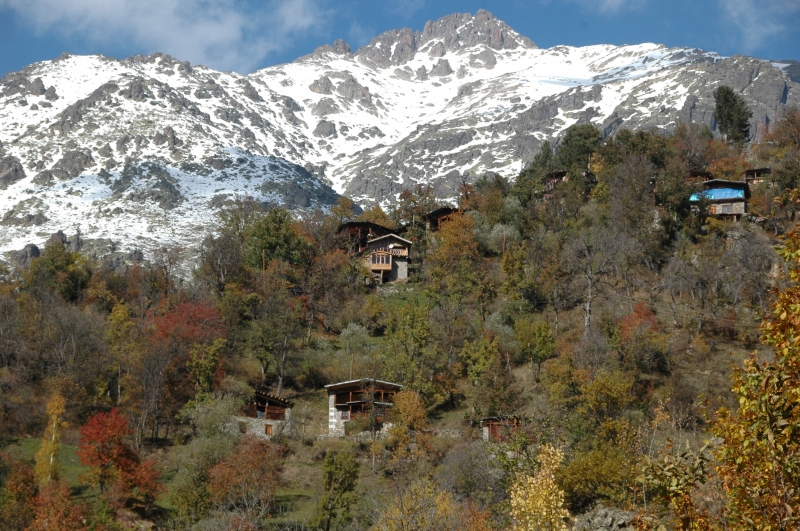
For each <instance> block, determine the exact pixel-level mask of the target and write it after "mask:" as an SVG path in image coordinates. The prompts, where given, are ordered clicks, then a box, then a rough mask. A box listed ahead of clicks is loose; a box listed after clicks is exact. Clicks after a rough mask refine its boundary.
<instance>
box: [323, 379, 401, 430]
mask: <svg viewBox="0 0 800 531" xmlns="http://www.w3.org/2000/svg"><path fill="white" fill-rule="evenodd" d="M402 388H403V386H402V385H400V384H396V383H392V382H384V381H381V380H374V379H372V378H362V379H360V380H350V381H348V382H339V383H335V384H330V385H326V386H325V389H326V390H327V391H328V435H329V436H330V437H344V434H345V424H347V423H348V422H350V421H351V420H354V419H356V418H358V417H359V416H364V415H368V414H370V413H373V412H374V413H375V414H376V416H377V420H378V422H382V421H383V419H384V418H385V416H386V413H387V411H388V410H389V408H391V407H392V404H393V403H394V395H395V394H397V392H398V391H400V389H402ZM372 408H375V409H374V410H373V409H372Z"/></svg>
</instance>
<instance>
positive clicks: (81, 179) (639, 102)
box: [0, 11, 800, 253]
mask: <svg viewBox="0 0 800 531" xmlns="http://www.w3.org/2000/svg"><path fill="white" fill-rule="evenodd" d="M793 68H794V66H791V65H789V63H771V62H768V61H762V60H759V59H754V58H749V57H740V56H736V57H732V58H722V57H720V56H718V55H717V54H715V53H711V52H705V51H702V50H697V49H689V48H666V47H664V46H660V45H657V44H639V45H633V46H611V45H598V46H588V47H583V48H574V47H568V46H557V47H554V48H549V49H539V48H537V47H536V45H535V44H534V43H533V42H532V41H531V40H530V39H528V38H526V37H524V36H522V35H519V34H518V33H517V32H515V31H514V30H513V29H511V28H510V27H509V26H507V25H506V24H504V23H503V22H501V21H499V20H497V19H496V18H494V17H493V16H492V15H491V14H490V13H488V12H486V11H479V12H478V13H477V14H476V15H474V16H473V15H469V14H456V15H450V16H447V17H444V18H442V19H440V20H437V21H434V22H429V23H427V24H426V25H425V28H424V29H423V30H422V31H421V32H414V31H412V30H409V29H402V30H394V31H390V32H387V33H384V34H382V35H379V36H378V37H376V38H375V39H373V41H372V42H371V43H370V44H368V45H367V46H364V47H363V48H361V49H359V50H357V51H356V52H352V51H351V50H350V48H349V46H348V45H347V44H345V43H344V42H343V41H337V42H336V43H335V44H334V45H333V46H330V45H325V46H322V47H320V48H319V49H317V50H316V51H315V52H314V53H313V54H310V55H308V56H304V57H301V58H299V59H297V60H296V61H294V62H292V63H289V64H282V65H277V66H273V67H270V68H266V69H263V70H259V71H256V72H253V73H251V74H249V75H246V76H243V75H239V74H236V73H231V72H217V71H214V70H211V69H209V68H206V67H203V66H194V65H190V64H189V63H187V62H181V61H178V60H176V59H173V58H172V57H169V56H167V55H163V54H153V55H150V56H146V57H142V56H134V57H130V58H128V59H125V60H121V61H120V60H116V59H111V58H108V57H103V56H71V55H64V56H62V57H59V58H58V59H55V60H53V61H44V62H41V63H35V64H32V65H30V66H28V67H26V68H25V69H23V70H22V71H20V72H13V73H10V74H8V75H6V76H5V77H4V78H3V79H2V80H0V253H2V252H7V251H10V250H13V249H20V248H22V247H23V246H24V245H25V244H27V243H41V242H42V241H44V240H45V239H47V237H48V236H49V235H50V234H51V233H53V232H55V231H56V230H59V229H61V230H64V231H67V232H75V231H77V230H80V233H81V234H82V236H83V237H84V238H92V239H105V240H107V241H111V242H116V243H117V244H119V245H121V248H123V249H124V248H127V249H130V248H134V247H136V248H144V249H151V248H155V247H158V246H162V245H166V244H170V245H174V244H183V245H190V246H191V245H193V244H196V243H197V241H198V240H199V238H200V237H202V235H203V234H204V233H206V232H207V230H208V227H209V225H210V224H211V223H212V220H213V216H214V213H215V211H216V209H217V208H219V207H220V206H222V205H224V204H225V203H226V202H227V201H229V200H230V199H231V198H233V197H235V196H252V197H255V198H257V199H259V200H261V201H264V202H268V203H273V204H282V205H285V206H287V207H289V208H292V209H300V210H303V209H306V210H307V209H314V208H319V207H323V208H324V207H326V206H328V205H331V204H332V203H333V202H335V201H336V199H337V197H338V194H345V195H348V196H349V197H351V198H353V199H354V200H356V201H357V202H360V203H361V204H363V205H365V206H366V205H369V204H374V203H376V202H380V203H388V202H391V201H392V200H393V199H394V198H395V197H396V196H397V194H399V193H400V192H401V191H402V190H403V189H404V188H408V187H411V186H414V185H415V184H416V183H431V184H433V185H435V186H436V188H437V191H438V193H439V195H440V196H441V197H443V198H446V197H450V196H452V195H454V192H455V188H456V187H457V186H458V185H459V184H460V183H461V180H462V179H466V180H473V179H475V178H477V177H479V176H480V175H482V174H483V173H484V172H486V171H490V170H491V171H496V172H499V173H502V174H505V175H507V176H509V177H513V176H514V175H515V174H516V173H517V172H518V171H519V170H520V169H521V168H522V167H523V166H524V165H525V164H527V163H528V162H529V161H530V160H531V159H532V158H533V156H534V155H535V154H536V152H537V151H538V149H539V147H540V145H541V143H542V142H543V141H544V140H550V141H551V142H557V141H558V139H559V138H560V135H562V134H563V132H564V131H565V130H566V128H567V127H569V126H570V125H572V124H575V123H586V122H588V123H592V124H594V125H596V126H597V127H598V128H600V129H601V131H603V133H604V134H606V135H608V134H613V133H614V132H615V131H616V130H617V129H619V128H621V127H627V128H632V129H640V128H649V127H653V126H655V127H660V128H665V129H669V128H671V127H673V126H674V125H675V124H676V123H677V122H678V121H680V120H683V121H695V122H702V123H706V124H708V125H710V126H711V127H712V129H713V128H715V125H716V124H715V123H714V122H713V119H712V113H713V107H714V100H713V96H712V93H713V91H714V90H715V88H716V87H717V86H718V85H720V84H724V85H728V86H731V87H732V88H733V89H734V90H735V91H737V92H738V93H740V94H742V95H743V96H744V97H745V99H746V100H747V102H748V104H749V105H750V108H751V109H752V110H753V117H754V119H753V133H754V134H756V135H757V134H759V132H761V131H762V130H763V129H764V126H765V125H766V124H768V122H769V121H770V120H774V119H775V118H776V117H777V116H779V115H780V113H781V112H782V110H783V108H785V107H786V106H787V105H792V104H798V103H800V85H799V84H798V83H797V82H796V81H798V80H797V79H795V80H793V79H792V77H793V74H792V72H793V71H794V70H793Z"/></svg>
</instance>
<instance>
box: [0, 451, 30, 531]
mask: <svg viewBox="0 0 800 531" xmlns="http://www.w3.org/2000/svg"><path fill="white" fill-rule="evenodd" d="M35 496H36V484H35V482H34V478H33V470H32V469H31V467H30V466H29V465H28V464H27V463H26V462H24V461H23V460H22V459H18V458H13V457H11V456H10V455H8V454H6V455H2V456H0V529H7V530H8V531H22V530H23V529H25V528H26V527H27V526H28V524H29V523H30V521H31V519H32V518H33V509H34V497H35Z"/></svg>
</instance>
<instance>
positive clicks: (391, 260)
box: [364, 234, 411, 284]
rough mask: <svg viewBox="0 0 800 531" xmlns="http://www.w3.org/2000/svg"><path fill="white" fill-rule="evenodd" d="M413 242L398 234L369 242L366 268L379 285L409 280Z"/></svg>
mask: <svg viewBox="0 0 800 531" xmlns="http://www.w3.org/2000/svg"><path fill="white" fill-rule="evenodd" d="M410 251H411V242H410V241H409V240H406V239H405V238H401V237H400V236H398V235H397V234H387V235H386V236H381V237H380V238H375V239H374V240H370V241H369V242H367V248H366V249H365V251H364V267H366V268H367V269H369V271H370V273H372V278H373V280H374V281H375V282H377V283H378V284H384V283H386V282H395V281H397V280H403V279H407V278H408V262H409V259H410Z"/></svg>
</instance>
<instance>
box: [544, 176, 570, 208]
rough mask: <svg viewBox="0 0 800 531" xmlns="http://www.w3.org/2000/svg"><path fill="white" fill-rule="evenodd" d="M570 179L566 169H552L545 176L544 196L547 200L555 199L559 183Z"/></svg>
mask: <svg viewBox="0 0 800 531" xmlns="http://www.w3.org/2000/svg"><path fill="white" fill-rule="evenodd" d="M567 181H569V175H568V172H567V171H566V170H559V171H551V172H550V173H548V174H547V175H545V176H544V198H545V200H546V201H550V200H551V199H553V194H554V193H555V191H556V187H557V186H558V184H559V183H562V182H567Z"/></svg>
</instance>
